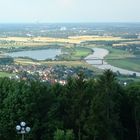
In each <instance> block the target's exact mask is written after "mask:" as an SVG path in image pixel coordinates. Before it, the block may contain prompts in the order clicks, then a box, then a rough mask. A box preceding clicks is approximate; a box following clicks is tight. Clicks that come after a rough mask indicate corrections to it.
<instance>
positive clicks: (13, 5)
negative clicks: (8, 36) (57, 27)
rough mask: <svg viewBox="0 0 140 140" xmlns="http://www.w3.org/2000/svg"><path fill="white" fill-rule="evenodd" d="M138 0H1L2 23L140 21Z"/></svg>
mask: <svg viewBox="0 0 140 140" xmlns="http://www.w3.org/2000/svg"><path fill="white" fill-rule="evenodd" d="M139 5H140V1H139V0H133V1H132V0H123V1H122V0H117V1H112V0H104V1H103V0H98V1H97V0H86V1H83V0H30V1H29V0H20V1H19V0H12V2H11V0H0V23H95V22H96V23H98V22H105V23H108V22H140V15H139V13H140V8H139Z"/></svg>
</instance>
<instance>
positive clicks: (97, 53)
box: [85, 48, 140, 76]
mask: <svg viewBox="0 0 140 140" xmlns="http://www.w3.org/2000/svg"><path fill="white" fill-rule="evenodd" d="M93 51H94V52H93V54H91V55H89V56H87V57H86V58H85V60H86V62H87V63H88V64H91V65H93V66H94V67H96V68H99V69H102V70H105V69H111V70H112V71H113V72H118V71H119V72H120V73H121V74H124V75H133V74H134V73H135V74H136V75H137V76H140V72H136V71H130V70H126V69H122V68H119V67H115V66H112V65H110V64H108V63H107V62H106V61H104V60H103V61H102V60H101V59H104V58H105V57H106V56H107V55H108V54H109V51H108V50H107V49H103V48H93ZM97 59H99V60H97ZM102 63H103V64H102Z"/></svg>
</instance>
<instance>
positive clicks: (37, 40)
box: [0, 36, 124, 46]
mask: <svg viewBox="0 0 140 140" xmlns="http://www.w3.org/2000/svg"><path fill="white" fill-rule="evenodd" d="M113 40H114V41H115V40H124V39H122V38H120V37H112V36H74V37H68V38H66V39H65V38H50V37H5V38H0V41H9V42H11V44H13V45H14V44H16V43H18V45H19V44H21V45H22V44H24V45H30V46H34V45H35V44H36V45H43V44H42V43H44V44H45V45H46V44H47V43H71V44H80V43H81V42H84V41H113Z"/></svg>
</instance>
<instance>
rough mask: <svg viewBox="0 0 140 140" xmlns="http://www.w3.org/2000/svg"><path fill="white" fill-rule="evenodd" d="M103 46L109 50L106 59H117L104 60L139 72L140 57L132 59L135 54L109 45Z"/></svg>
mask: <svg viewBox="0 0 140 140" xmlns="http://www.w3.org/2000/svg"><path fill="white" fill-rule="evenodd" d="M104 48H105V49H108V50H109V52H110V53H109V54H108V55H107V56H106V57H105V58H106V59H118V60H106V61H107V62H108V63H109V64H111V65H113V66H116V67H119V68H124V69H127V70H132V71H137V72H140V59H133V58H134V57H136V56H134V55H133V54H132V53H129V52H127V51H123V50H119V49H115V48H111V47H104Z"/></svg>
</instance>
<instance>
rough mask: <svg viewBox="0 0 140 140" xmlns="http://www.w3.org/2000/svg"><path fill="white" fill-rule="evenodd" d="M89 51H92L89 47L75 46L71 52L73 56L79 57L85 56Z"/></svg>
mask: <svg viewBox="0 0 140 140" xmlns="http://www.w3.org/2000/svg"><path fill="white" fill-rule="evenodd" d="M91 53H92V50H91V49H89V48H82V47H78V48H75V52H74V53H73V57H79V58H81V57H86V56H88V55H89V54H91Z"/></svg>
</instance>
